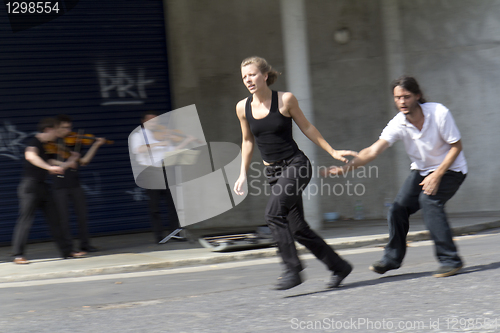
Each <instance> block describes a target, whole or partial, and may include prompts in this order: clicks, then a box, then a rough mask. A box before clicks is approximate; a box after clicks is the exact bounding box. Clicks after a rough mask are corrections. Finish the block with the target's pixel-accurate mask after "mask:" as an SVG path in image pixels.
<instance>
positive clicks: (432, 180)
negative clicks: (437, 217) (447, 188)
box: [419, 172, 441, 195]
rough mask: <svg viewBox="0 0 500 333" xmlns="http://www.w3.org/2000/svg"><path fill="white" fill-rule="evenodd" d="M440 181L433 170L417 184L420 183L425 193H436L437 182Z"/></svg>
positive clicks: (437, 188) (439, 177)
mask: <svg viewBox="0 0 500 333" xmlns="http://www.w3.org/2000/svg"><path fill="white" fill-rule="evenodd" d="M440 183H441V176H439V175H437V174H436V173H435V172H433V173H431V174H429V175H427V177H425V178H424V180H423V181H422V182H421V183H420V184H419V185H422V191H424V193H425V194H427V195H436V193H437V192H438V190H439V184H440Z"/></svg>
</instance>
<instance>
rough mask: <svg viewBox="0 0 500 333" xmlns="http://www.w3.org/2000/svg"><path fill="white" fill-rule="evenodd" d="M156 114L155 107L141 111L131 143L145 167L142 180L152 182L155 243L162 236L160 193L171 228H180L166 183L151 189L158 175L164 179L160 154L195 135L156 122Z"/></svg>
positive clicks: (162, 154)
mask: <svg viewBox="0 0 500 333" xmlns="http://www.w3.org/2000/svg"><path fill="white" fill-rule="evenodd" d="M157 116H158V114H157V113H156V112H154V111H146V112H144V113H143V115H142V118H141V122H142V126H141V130H139V131H138V132H136V133H134V134H132V136H131V141H130V143H131V148H132V152H133V153H134V154H135V157H136V161H137V163H139V164H140V165H142V166H145V167H146V168H145V170H144V172H142V173H141V177H143V179H144V181H145V182H147V181H148V180H149V182H151V186H148V187H149V189H147V190H146V192H147V194H148V196H149V214H150V219H151V226H152V229H153V234H154V236H155V241H156V242H157V243H158V242H160V241H161V240H162V239H163V236H164V234H163V223H162V221H161V215H160V200H161V199H162V197H163V198H164V199H165V201H166V204H167V212H168V214H169V216H168V220H169V228H170V229H172V231H173V230H175V229H177V228H179V218H178V216H177V212H176V210H175V205H174V202H173V199H172V194H171V192H170V189H169V188H168V184H167V185H166V189H154V188H155V187H157V185H158V184H155V182H156V180H157V179H162V180H163V179H165V177H164V174H163V167H162V160H163V157H164V156H165V153H166V152H169V151H173V150H176V149H181V148H184V147H185V146H187V144H189V143H190V142H192V141H194V140H196V138H194V137H192V136H186V135H183V134H180V133H177V132H175V131H172V130H169V129H167V128H166V127H165V126H163V125H161V124H158V122H157V119H158V118H156V117H157ZM165 182H166V179H165ZM172 239H175V240H184V237H180V236H173V237H172Z"/></svg>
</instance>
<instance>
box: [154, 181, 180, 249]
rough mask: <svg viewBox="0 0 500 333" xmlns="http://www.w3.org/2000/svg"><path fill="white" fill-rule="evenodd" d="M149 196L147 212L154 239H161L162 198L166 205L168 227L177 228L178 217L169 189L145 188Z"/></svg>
mask: <svg viewBox="0 0 500 333" xmlns="http://www.w3.org/2000/svg"><path fill="white" fill-rule="evenodd" d="M146 192H147V193H148V196H149V214H150V217H151V227H152V229H153V234H154V236H155V240H156V241H158V242H159V241H161V240H162V239H163V229H164V227H163V223H162V220H161V208H160V203H161V200H162V199H164V200H165V203H166V207H167V214H168V215H167V220H168V226H169V228H170V229H172V230H175V229H177V228H179V218H178V217H177V211H176V210H175V205H174V201H173V199H172V194H171V192H170V190H147V191H146Z"/></svg>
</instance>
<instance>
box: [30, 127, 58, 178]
mask: <svg viewBox="0 0 500 333" xmlns="http://www.w3.org/2000/svg"><path fill="white" fill-rule="evenodd" d="M27 146H28V147H35V148H37V149H38V156H40V157H41V158H42V160H44V161H45V162H48V160H49V159H52V158H55V156H54V155H50V154H47V153H46V152H45V148H44V147H43V143H42V142H41V141H40V140H38V138H37V137H36V136H35V137H33V138H31V139H30V140H29V141H28V144H27ZM23 169H24V177H26V178H34V179H36V180H38V181H40V182H43V181H45V179H46V177H47V174H48V173H49V172H48V171H47V170H45V169H42V168H39V167H37V166H36V165H33V164H31V163H30V162H29V161H28V160H26V159H25V160H24V166H23Z"/></svg>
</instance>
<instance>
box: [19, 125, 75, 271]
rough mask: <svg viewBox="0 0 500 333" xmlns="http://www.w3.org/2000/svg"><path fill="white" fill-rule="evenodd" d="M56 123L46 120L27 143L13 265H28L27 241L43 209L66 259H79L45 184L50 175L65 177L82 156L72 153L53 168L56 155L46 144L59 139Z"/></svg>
mask: <svg viewBox="0 0 500 333" xmlns="http://www.w3.org/2000/svg"><path fill="white" fill-rule="evenodd" d="M56 128H57V121H56V119H54V118H45V119H42V120H41V121H40V123H39V124H38V131H39V133H37V134H36V135H35V136H34V137H33V138H31V139H30V141H29V142H28V144H27V147H26V149H25V151H24V157H25V161H24V165H23V169H24V170H23V176H22V179H21V183H20V184H19V187H18V191H17V193H18V197H19V218H18V220H17V222H16V225H15V227H14V234H13V238H12V250H13V251H12V252H13V255H14V263H16V264H28V263H29V261H28V260H27V259H26V257H25V255H24V252H25V248H26V244H27V242H28V237H29V232H30V229H31V226H32V224H33V220H34V218H35V213H36V211H37V210H38V209H41V210H42V212H43V214H44V216H45V220H46V222H47V224H48V226H49V229H50V232H51V234H52V236H53V237H54V239H55V242H56V244H57V247H58V248H59V251H60V252H61V256H62V257H63V258H70V257H78V256H80V254H79V253H76V252H73V251H72V249H71V244H68V242H67V241H66V239H65V238H64V236H63V232H62V229H61V225H60V221H59V218H58V214H57V210H56V207H55V204H54V200H53V197H52V192H51V190H50V188H49V184H48V183H46V178H47V174H48V173H50V174H63V173H64V170H65V169H66V168H68V167H69V165H70V164H71V163H73V162H74V161H76V160H77V159H78V157H79V155H78V154H77V153H73V154H71V156H70V157H69V159H68V160H67V161H66V162H65V163H60V165H59V166H56V165H53V164H51V163H53V161H54V160H53V156H52V155H50V154H47V153H46V151H45V147H44V144H45V143H48V142H50V141H54V140H55V139H56V138H57V129H56Z"/></svg>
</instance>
